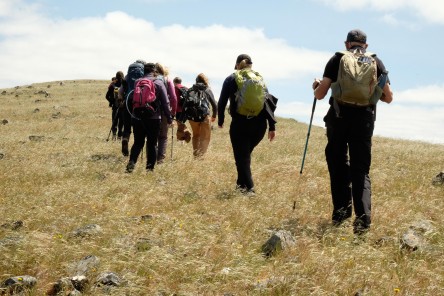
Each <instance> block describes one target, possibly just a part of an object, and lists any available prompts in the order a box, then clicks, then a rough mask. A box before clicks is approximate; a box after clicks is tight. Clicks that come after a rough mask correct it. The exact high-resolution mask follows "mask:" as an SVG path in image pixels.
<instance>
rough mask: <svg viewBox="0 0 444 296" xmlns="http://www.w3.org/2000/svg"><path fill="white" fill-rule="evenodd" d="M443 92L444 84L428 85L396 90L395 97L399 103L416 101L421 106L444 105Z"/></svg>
mask: <svg viewBox="0 0 444 296" xmlns="http://www.w3.org/2000/svg"><path fill="white" fill-rule="evenodd" d="M443 93H444V85H428V86H422V87H419V88H414V89H407V90H403V91H399V92H395V93H394V98H395V101H396V102H399V104H405V103H414V104H418V105H421V106H429V107H432V106H439V107H444V100H443V99H442V94H443ZM443 114H444V113H443Z"/></svg>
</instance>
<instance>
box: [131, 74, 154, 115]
mask: <svg viewBox="0 0 444 296" xmlns="http://www.w3.org/2000/svg"><path fill="white" fill-rule="evenodd" d="M155 101H156V88H155V86H154V82H153V81H152V80H151V79H148V78H145V77H142V78H139V79H138V80H136V84H135V86H134V93H133V111H134V110H135V109H136V108H146V109H148V110H149V111H154V112H155V111H156V109H157V106H156V104H154V102H155Z"/></svg>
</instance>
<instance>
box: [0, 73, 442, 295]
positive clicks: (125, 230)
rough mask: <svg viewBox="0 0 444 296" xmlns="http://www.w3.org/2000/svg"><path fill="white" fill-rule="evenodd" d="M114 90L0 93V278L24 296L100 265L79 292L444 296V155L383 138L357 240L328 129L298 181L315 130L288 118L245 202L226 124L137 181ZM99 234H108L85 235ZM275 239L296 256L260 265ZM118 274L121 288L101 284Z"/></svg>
mask: <svg viewBox="0 0 444 296" xmlns="http://www.w3.org/2000/svg"><path fill="white" fill-rule="evenodd" d="M107 86H108V82H107V81H91V80H85V81H64V82H48V83H40V84H33V85H30V86H21V87H17V88H13V89H4V90H3V89H2V90H0V102H1V106H2V107H1V108H0V120H3V123H1V124H0V133H1V138H0V153H1V154H0V155H1V156H0V184H1V186H0V225H1V227H0V282H3V281H4V280H6V279H7V278H9V277H12V276H23V275H30V276H33V277H35V278H36V279H37V284H36V286H35V287H34V289H33V290H32V291H31V292H29V295H43V294H44V293H45V292H46V291H48V290H49V289H50V287H51V286H52V285H53V283H54V282H56V281H57V280H59V279H61V278H63V277H71V276H74V275H75V274H74V273H75V272H74V271H73V270H74V269H75V265H76V264H77V263H78V262H79V261H81V260H82V258H85V256H88V255H94V256H96V257H97V258H98V259H99V260H100V263H99V264H98V265H97V266H95V267H94V268H91V269H90V270H88V274H87V276H88V279H89V282H90V285H89V287H88V289H87V290H86V292H85V293H84V295H102V294H105V293H107V294H108V295H355V294H356V293H358V294H357V295H444V256H443V253H444V252H443V251H444V249H443V247H444V234H443V228H444V226H443V225H444V216H443V215H442V213H443V211H444V198H443V197H444V186H442V185H441V186H433V185H432V182H431V181H432V179H433V177H434V176H435V175H437V174H438V173H439V172H440V171H442V170H444V146H443V145H432V144H427V143H421V142H412V141H401V140H394V139H387V138H380V137H375V138H374V141H373V145H374V146H373V147H374V148H373V163H372V171H371V178H372V184H373V225H372V228H371V231H370V233H369V234H368V236H367V237H366V239H365V240H361V241H356V240H355V239H354V236H353V234H352V227H351V225H350V224H346V225H344V226H343V227H340V228H334V227H331V226H330V215H331V210H332V206H331V198H330V193H329V178H328V172H327V167H326V163H325V158H324V147H325V144H326V137H325V130H324V129H322V128H319V127H314V128H313V129H312V133H311V136H310V142H309V149H308V152H307V158H306V163H305V168H304V173H303V174H302V175H300V174H299V170H300V164H301V160H302V153H303V149H304V145H305V140H306V134H307V125H306V124H302V123H299V122H297V121H295V120H291V119H283V118H281V119H279V123H278V125H277V138H276V141H274V142H271V143H270V142H269V141H267V140H266V139H264V140H263V141H262V142H261V143H260V145H259V146H258V147H257V148H256V150H255V151H254V153H253V164H252V170H253V177H254V180H255V183H256V191H257V194H256V196H255V197H252V198H251V197H245V196H242V195H240V194H238V193H236V192H235V191H234V185H235V178H236V171H235V166H234V160H233V156H232V150H231V145H230V141H229V137H228V126H229V125H228V123H227V125H226V127H225V128H224V129H217V128H215V129H214V131H213V134H212V141H211V144H210V148H209V151H208V154H207V155H206V157H205V158H204V159H202V160H194V159H193V157H192V148H191V143H189V144H183V145H181V144H179V143H178V142H176V141H174V142H173V159H170V153H171V150H170V149H171V133H170V134H169V147H168V161H166V162H165V163H164V164H162V165H159V166H157V167H156V168H155V170H154V172H151V173H147V172H146V171H145V169H144V168H145V165H144V164H145V162H146V159H145V157H146V155H145V154H144V156H143V157H144V159H143V160H140V159H139V163H138V165H137V166H136V170H135V171H134V172H133V173H132V174H127V173H125V166H126V163H127V158H126V157H123V156H122V155H121V153H120V143H119V142H113V141H109V142H107V141H106V138H107V136H108V132H109V129H110V123H111V119H110V117H111V111H110V109H109V108H108V104H107V102H106V100H105V98H104V95H105V92H106V89H107ZM278 108H279V106H278ZM309 112H311V110H307V113H309ZM228 119H229V116H228ZM376 124H377V123H376ZM130 144H132V139H131V142H130ZM20 221H21V222H23V225H22V226H21V225H20V223H18V222H20ZM418 221H429V222H430V223H431V224H432V226H433V231H431V232H430V233H428V234H427V236H426V237H425V239H426V247H424V248H421V249H418V250H416V251H409V250H406V249H404V248H401V247H400V243H399V239H400V238H401V236H402V235H403V233H405V231H406V230H407V229H408V228H409V226H410V225H412V224H414V223H416V222H418ZM14 223H15V224H14ZM91 224H94V225H97V227H100V229H99V228H97V231H96V232H95V233H92V234H91V235H86V236H84V237H82V236H81V235H75V231H76V230H78V229H79V228H82V227H84V226H86V225H91ZM14 225H17V227H14ZM19 226H21V227H19ZM276 230H287V231H290V232H291V233H292V235H293V236H294V238H295V241H296V244H295V246H294V247H291V248H286V249H285V250H283V251H282V252H280V253H278V254H276V255H275V256H273V257H271V258H265V257H264V256H263V255H262V254H261V246H262V245H263V244H264V243H265V242H266V241H267V240H268V238H269V237H270V236H271V234H272V233H273V232H274V231H276ZM381 240H383V241H385V242H386V243H384V244H382V245H381V244H377V243H376V242H378V241H379V242H381ZM73 266H74V267H73ZM107 271H110V272H114V273H116V274H117V275H119V277H121V279H122V281H123V282H122V285H121V286H119V287H113V288H110V289H109V290H107V291H103V290H102V289H101V288H100V289H98V288H95V287H94V282H95V280H96V277H97V276H99V275H100V274H101V273H103V272H107ZM359 293H361V294H359ZM0 295H1V290H0Z"/></svg>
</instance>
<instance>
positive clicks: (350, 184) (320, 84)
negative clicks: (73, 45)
mask: <svg viewBox="0 0 444 296" xmlns="http://www.w3.org/2000/svg"><path fill="white" fill-rule="evenodd" d="M366 42H367V36H366V34H365V33H364V32H362V31H361V30H358V29H356V30H352V31H350V32H348V34H347V38H346V41H345V48H346V50H345V51H340V52H337V53H335V55H334V56H333V57H332V58H331V59H330V60H329V61H328V63H327V65H326V67H325V70H324V75H323V78H322V79H315V81H314V82H313V84H312V88H313V90H314V96H315V101H314V105H313V112H314V107H315V103H316V99H317V100H321V99H323V98H324V97H325V96H326V94H327V92H328V91H329V89H331V97H330V101H329V104H330V109H329V111H328V112H327V115H326V116H325V117H324V122H325V125H326V128H327V129H326V131H327V140H328V142H327V146H326V149H325V155H326V160H327V165H328V170H329V174H330V185H331V194H332V201H333V213H332V223H333V225H341V224H342V222H343V221H345V220H346V219H348V218H350V217H351V216H352V207H353V208H354V212H355V216H356V217H355V220H354V223H353V230H354V233H355V234H358V235H360V234H363V233H366V232H367V230H368V229H369V228H370V224H371V184H370V178H369V171H370V164H371V145H372V136H373V129H374V121H375V114H376V103H377V102H378V101H379V100H381V101H384V102H386V103H390V102H391V101H392V91H391V89H390V81H389V79H388V75H387V73H388V72H387V71H386V69H385V66H384V64H383V63H382V61H381V60H380V59H379V58H378V57H377V56H376V55H375V54H372V53H369V52H367V51H366V49H367V46H368V45H367V43H366ZM252 65H253V61H252V59H251V57H250V56H249V55H247V54H241V55H239V56H238V57H237V59H236V62H235V66H234V70H235V71H234V72H233V73H231V74H230V75H229V76H228V77H227V78H226V79H225V80H224V82H223V85H222V90H221V93H220V96H219V98H218V100H217V102H216V100H215V98H214V94H213V92H212V90H211V87H210V85H209V82H208V78H207V77H206V76H205V75H204V74H203V73H200V74H199V75H197V77H196V81H195V83H194V84H193V85H192V86H191V87H189V88H187V87H185V86H183V85H182V80H181V78H180V77H175V78H174V79H173V80H171V79H170V78H169V77H168V70H167V68H165V67H163V66H162V65H161V64H159V63H146V62H145V61H143V60H138V61H136V62H135V63H132V64H131V65H130V66H129V67H128V73H127V75H126V76H124V75H123V73H122V72H121V71H119V72H117V73H116V76H115V77H113V80H112V82H111V84H110V85H109V88H108V92H107V94H106V98H107V100H108V101H109V106H110V107H112V127H111V131H112V133H113V138H114V139H118V140H121V141H122V153H123V155H124V156H129V161H128V163H127V166H126V171H127V172H128V173H131V172H133V170H134V168H135V165H136V163H137V160H138V156H139V154H140V152H141V151H142V149H143V147H144V144H145V141H146V143H147V146H146V150H147V152H146V155H147V163H146V169H147V170H148V171H152V170H153V169H154V167H155V165H156V164H159V163H162V162H163V160H164V159H165V156H166V146H167V135H168V129H169V128H170V127H172V124H173V122H174V120H175V122H176V124H177V131H176V137H177V140H178V141H185V142H189V141H190V140H191V141H192V146H193V155H194V157H195V158H197V159H199V158H201V157H202V156H203V155H204V154H205V153H206V151H207V149H208V145H209V143H210V138H211V129H212V125H211V124H212V123H213V122H215V121H216V118H217V125H218V127H219V128H223V127H224V122H225V111H226V107H227V104H228V102H229V110H228V113H229V114H230V115H231V117H232V120H231V125H230V129H229V135H230V140H231V145H232V148H233V154H234V160H235V165H236V169H237V180H236V190H238V191H239V192H241V193H243V194H246V195H252V196H253V195H254V194H255V188H254V182H253V178H252V172H251V154H252V152H253V150H254V148H255V147H256V146H257V145H258V144H259V143H260V141H261V140H262V139H263V138H264V136H265V134H266V132H267V128H268V135H267V136H268V139H269V140H270V141H272V140H273V139H274V138H275V135H276V134H275V124H276V119H275V117H274V111H275V109H276V104H277V98H276V97H274V96H273V95H272V94H271V93H270V92H269V90H268V88H267V86H266V84H265V82H264V80H263V78H262V76H261V75H260V74H259V73H258V72H256V71H254V70H253V69H252ZM186 121H188V122H189V125H190V127H191V133H190V131H189V130H188V128H187V125H186ZM310 127H311V122H310ZM131 129H132V131H133V133H134V143H133V145H132V147H131V149H130V151H129V150H128V143H129V137H130V134H131ZM111 131H110V132H111ZM309 134H310V133H308V135H307V143H308V136H309ZM304 157H305V153H304ZM301 173H302V169H301Z"/></svg>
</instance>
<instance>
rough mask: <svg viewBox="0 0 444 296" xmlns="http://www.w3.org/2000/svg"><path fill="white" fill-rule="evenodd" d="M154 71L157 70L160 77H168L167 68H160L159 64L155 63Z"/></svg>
mask: <svg viewBox="0 0 444 296" xmlns="http://www.w3.org/2000/svg"><path fill="white" fill-rule="evenodd" d="M156 70H157V73H159V74H160V75H163V76H168V74H169V71H168V68H167V67H164V66H162V65H161V64H159V63H156Z"/></svg>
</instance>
